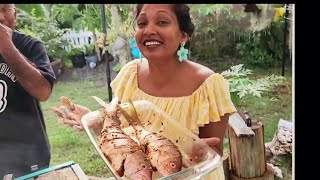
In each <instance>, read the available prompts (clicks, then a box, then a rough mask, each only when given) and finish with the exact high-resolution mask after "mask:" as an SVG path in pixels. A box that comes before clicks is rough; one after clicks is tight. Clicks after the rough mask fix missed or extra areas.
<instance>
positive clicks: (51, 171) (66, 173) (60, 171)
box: [15, 161, 88, 180]
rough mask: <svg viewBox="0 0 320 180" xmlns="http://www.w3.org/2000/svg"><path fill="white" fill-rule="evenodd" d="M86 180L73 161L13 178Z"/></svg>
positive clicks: (21, 179)
mask: <svg viewBox="0 0 320 180" xmlns="http://www.w3.org/2000/svg"><path fill="white" fill-rule="evenodd" d="M26 179H37V180H88V177H87V176H86V175H85V174H84V172H83V170H82V169H81V167H80V166H79V165H78V164H76V163H74V162H73V161H70V162H67V163H64V164H60V165H57V166H54V167H49V168H46V169H42V170H39V171H35V172H33V173H30V174H27V175H24V176H21V177H18V178H15V180H26Z"/></svg>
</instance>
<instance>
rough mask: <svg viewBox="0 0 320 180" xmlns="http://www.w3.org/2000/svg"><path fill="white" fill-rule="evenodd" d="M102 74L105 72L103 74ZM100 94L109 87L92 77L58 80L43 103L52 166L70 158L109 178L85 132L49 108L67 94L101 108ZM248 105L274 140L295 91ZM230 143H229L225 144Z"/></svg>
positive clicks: (285, 164) (286, 166)
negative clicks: (96, 99)
mask: <svg viewBox="0 0 320 180" xmlns="http://www.w3.org/2000/svg"><path fill="white" fill-rule="evenodd" d="M252 70H253V72H254V76H255V77H262V76H265V75H271V74H272V73H275V74H278V75H279V74H280V73H279V69H271V70H264V69H252ZM102 76H103V75H102ZM286 77H287V79H288V80H289V82H290V85H291V71H288V72H286ZM93 95H94V96H98V97H100V98H102V99H103V100H106V101H107V99H108V98H107V97H108V92H107V86H99V87H97V85H96V84H95V83H94V81H92V80H75V81H71V82H68V83H65V82H57V83H56V84H55V86H54V89H53V93H52V95H51V97H50V98H49V100H48V101H46V102H42V103H41V106H42V109H43V111H44V116H45V120H46V125H47V131H48V135H49V141H50V143H51V147H52V160H51V166H54V165H58V164H62V163H65V162H68V161H74V162H76V163H78V164H79V165H80V166H81V168H82V169H83V170H84V172H85V173H86V174H87V175H91V176H99V177H109V176H110V173H109V171H108V169H107V167H106V166H105V165H104V162H103V161H102V160H101V159H100V157H99V155H98V153H97V152H96V151H95V149H94V147H93V145H92V144H91V143H90V140H89V138H88V137H87V135H86V133H85V132H77V131H75V130H73V129H71V128H69V127H66V126H65V125H62V124H59V123H58V121H57V117H56V116H55V115H54V114H53V113H52V112H51V111H50V110H49V109H50V107H53V106H59V97H60V96H67V97H69V98H70V99H71V100H73V101H74V102H75V103H77V104H81V105H85V106H87V107H89V108H90V109H91V110H94V109H98V108H99V105H98V104H97V103H96V102H95V101H94V99H93V98H91V96H93ZM241 104H242V108H245V109H246V110H247V111H249V113H250V114H251V116H252V119H253V120H258V121H261V122H262V123H263V124H264V131H265V142H269V141H271V139H272V137H273V135H274V133H275V131H276V129H277V125H278V121H279V119H280V118H282V119H285V120H290V121H291V119H292V94H291V91H290V92H289V93H284V94H283V93H282V94H281V93H275V92H273V93H271V92H270V93H268V94H266V95H264V96H263V97H261V98H255V97H248V98H245V99H243V100H242V102H241ZM226 144H227V143H226ZM291 162H292V160H291V158H284V159H283V161H281V162H280V165H281V167H280V168H281V169H282V171H283V174H284V179H287V180H289V179H292V178H291Z"/></svg>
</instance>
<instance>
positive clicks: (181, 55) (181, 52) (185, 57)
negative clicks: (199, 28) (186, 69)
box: [177, 42, 189, 62]
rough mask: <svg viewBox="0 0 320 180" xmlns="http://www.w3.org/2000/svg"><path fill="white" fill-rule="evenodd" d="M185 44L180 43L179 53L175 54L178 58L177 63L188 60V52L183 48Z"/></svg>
mask: <svg viewBox="0 0 320 180" xmlns="http://www.w3.org/2000/svg"><path fill="white" fill-rule="evenodd" d="M185 44H186V43H185V42H182V43H181V46H180V49H179V51H178V52H177V55H178V57H179V61H180V62H182V61H185V60H188V53H189V50H188V49H185V48H184V45H185Z"/></svg>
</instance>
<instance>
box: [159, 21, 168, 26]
mask: <svg viewBox="0 0 320 180" xmlns="http://www.w3.org/2000/svg"><path fill="white" fill-rule="evenodd" d="M159 24H160V25H165V24H168V22H167V21H159Z"/></svg>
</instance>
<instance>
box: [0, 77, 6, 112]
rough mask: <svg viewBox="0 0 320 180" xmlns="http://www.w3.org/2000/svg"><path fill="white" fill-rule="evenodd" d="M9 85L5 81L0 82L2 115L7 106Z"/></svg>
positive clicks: (0, 109)
mask: <svg viewBox="0 0 320 180" xmlns="http://www.w3.org/2000/svg"><path fill="white" fill-rule="evenodd" d="M7 91H8V86H7V83H6V82H5V81H3V80H0V113H2V112H3V111H4V110H5V109H6V106H7Z"/></svg>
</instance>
